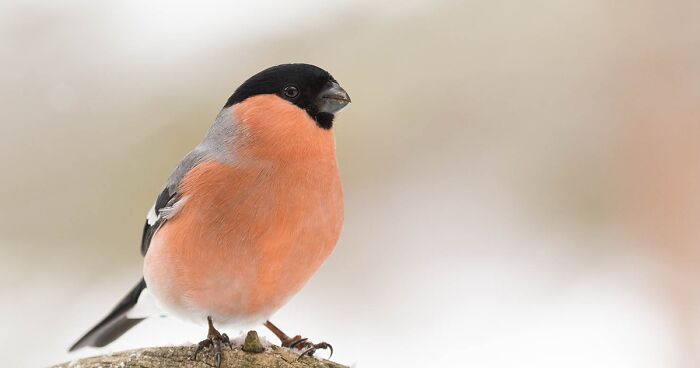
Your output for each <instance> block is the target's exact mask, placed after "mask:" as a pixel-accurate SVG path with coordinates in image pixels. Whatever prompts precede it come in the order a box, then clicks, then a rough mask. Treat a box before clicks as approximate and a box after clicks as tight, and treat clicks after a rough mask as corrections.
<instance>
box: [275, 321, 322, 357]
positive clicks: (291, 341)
mask: <svg viewBox="0 0 700 368" xmlns="http://www.w3.org/2000/svg"><path fill="white" fill-rule="evenodd" d="M265 327H267V328H268V329H269V330H270V331H272V333H274V334H275V336H277V338H278V339H280V341H281V342H282V346H283V347H285V348H290V349H298V350H301V355H300V356H299V358H301V357H303V356H305V355H308V356H312V355H314V353H315V352H316V350H317V349H330V351H331V354H330V356H329V357H328V359H330V358H331V357H332V356H333V346H331V344H329V343H327V342H319V343H318V344H314V343H313V342H311V341H309V339H307V338H302V337H301V335H296V336H294V337H289V336H287V334H286V333H284V332H282V330H280V329H279V328H278V327H277V326H275V325H274V324H272V322H270V321H265Z"/></svg>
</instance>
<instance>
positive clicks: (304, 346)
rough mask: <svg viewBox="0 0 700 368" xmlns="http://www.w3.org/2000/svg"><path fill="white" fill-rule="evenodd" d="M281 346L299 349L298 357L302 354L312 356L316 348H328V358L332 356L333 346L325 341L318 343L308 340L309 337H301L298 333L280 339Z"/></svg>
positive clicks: (302, 355)
mask: <svg viewBox="0 0 700 368" xmlns="http://www.w3.org/2000/svg"><path fill="white" fill-rule="evenodd" d="M282 346H283V347H285V348H290V349H298V350H300V351H301V354H300V355H299V359H301V358H302V357H304V356H313V355H314V353H315V352H316V350H318V349H329V350H330V351H331V354H330V355H329V356H328V359H330V358H331V357H332V356H333V346H331V344H329V343H327V342H319V343H318V344H314V343H313V342H311V341H309V339H307V338H302V337H301V336H299V335H296V336H294V337H292V338H289V339H285V340H282Z"/></svg>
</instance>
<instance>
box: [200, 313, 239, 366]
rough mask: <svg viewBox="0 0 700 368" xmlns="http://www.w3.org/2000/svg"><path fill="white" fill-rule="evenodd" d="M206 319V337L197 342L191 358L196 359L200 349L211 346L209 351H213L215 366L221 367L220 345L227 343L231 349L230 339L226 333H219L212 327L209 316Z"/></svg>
mask: <svg viewBox="0 0 700 368" xmlns="http://www.w3.org/2000/svg"><path fill="white" fill-rule="evenodd" d="M207 320H208V321H209V332H208V333H207V338H206V339H204V340H202V341H200V342H199V344H197V349H195V351H194V354H192V360H197V354H198V353H199V352H200V351H202V349H204V348H211V351H212V352H213V353H214V360H215V361H216V368H219V367H221V346H222V345H224V346H227V345H228V347H230V348H231V349H233V345H232V344H231V340H230V339H229V338H228V335H226V334H221V333H219V331H217V330H216V329H215V328H214V325H213V324H212V321H211V318H210V317H207Z"/></svg>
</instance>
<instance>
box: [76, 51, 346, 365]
mask: <svg viewBox="0 0 700 368" xmlns="http://www.w3.org/2000/svg"><path fill="white" fill-rule="evenodd" d="M350 102H351V100H350V96H349V95H348V93H347V92H346V91H345V90H344V89H343V88H342V87H341V86H340V84H339V83H338V81H337V80H336V79H335V78H333V76H332V75H331V74H330V73H328V72H327V71H325V70H324V69H322V68H320V67H317V66H314V65H311V64H302V63H290V64H281V65H276V66H272V67H269V68H267V69H264V70H263V71H261V72H259V73H257V74H255V75H253V76H252V77H250V78H249V79H247V80H246V81H245V82H243V83H242V84H241V85H240V86H239V87H238V88H236V89H235V91H234V92H233V94H232V95H231V96H230V97H229V98H228V100H227V101H226V103H225V105H224V107H223V108H222V109H221V110H220V112H219V113H218V115H217V116H216V118H215V119H214V122H213V124H212V125H211V127H210V128H209V130H208V132H207V133H206V135H205V137H204V139H203V140H202V141H201V143H199V144H198V145H197V146H196V147H195V148H194V149H193V150H192V151H191V152H189V153H188V154H187V155H185V157H184V158H183V159H182V161H181V162H180V163H179V164H178V165H177V167H176V168H175V169H174V171H173V172H172V174H171V175H170V177H169V178H168V179H167V181H166V183H165V186H164V187H163V189H162V191H161V192H160V194H159V195H158V196H157V198H156V200H155V204H154V205H153V207H152V208H151V209H150V211H148V215H147V219H146V222H145V225H144V228H143V233H142V240H141V254H142V255H143V276H142V278H141V280H140V281H139V282H138V283H137V284H136V286H135V287H134V288H133V289H131V291H129V292H128V293H127V294H126V296H125V297H124V298H123V299H122V300H121V301H120V302H119V303H118V304H117V305H116V306H115V307H114V308H113V309H112V311H111V312H110V313H109V314H107V316H106V317H104V319H102V320H101V321H100V322H99V323H97V325H95V326H94V327H93V328H92V329H90V330H89V331H88V332H87V333H86V334H85V335H84V336H82V337H81V338H80V339H79V340H78V341H77V342H76V343H75V344H73V345H72V346H71V347H70V349H69V351H74V350H76V349H79V348H82V347H86V346H92V347H104V346H106V345H107V344H109V343H111V342H112V341H114V340H116V339H117V338H119V337H120V336H121V335H122V334H124V333H125V332H126V331H127V330H129V329H130V328H132V327H133V326H135V325H136V324H138V323H139V322H141V321H142V320H143V319H144V317H143V316H134V313H132V312H133V311H135V310H137V309H138V305H140V304H142V303H143V299H144V298H145V296H146V295H150V296H151V297H152V298H153V300H155V302H156V304H157V305H158V306H159V307H160V308H161V309H162V310H163V311H164V312H165V314H167V315H173V316H175V317H177V318H179V319H183V320H187V321H193V322H195V323H201V324H203V323H204V322H205V321H206V323H207V325H208V331H207V335H206V339H204V340H202V342H200V343H199V344H197V347H196V350H195V352H194V354H193V356H192V358H193V359H196V358H197V354H198V353H199V352H200V351H201V350H202V349H204V348H207V349H211V351H212V352H213V354H214V357H215V360H216V365H217V367H219V366H220V365H221V354H222V350H221V349H222V345H223V346H226V345H230V344H231V342H230V339H229V338H228V336H227V335H226V334H221V333H220V332H219V331H218V330H217V329H216V328H215V325H242V324H263V325H264V326H265V327H267V328H268V329H270V330H271V331H272V332H273V333H274V334H275V335H276V336H277V337H278V338H279V339H280V341H281V345H282V346H285V347H290V348H296V349H299V350H300V351H301V353H302V354H301V356H303V355H312V354H313V353H314V352H315V351H316V349H326V348H330V351H331V354H332V351H333V350H332V349H333V348H332V346H331V345H330V344H328V343H325V342H321V343H317V344H314V343H312V342H310V341H309V340H308V339H306V338H302V337H301V336H300V335H296V336H294V337H289V336H288V335H287V334H285V333H284V332H282V330H280V329H279V328H278V327H277V326H276V325H274V324H273V323H272V322H271V321H270V317H271V316H272V315H273V314H274V313H275V312H276V311H277V310H279V309H280V308H281V307H282V306H283V305H285V303H286V302H287V301H289V299H290V298H291V297H292V296H294V295H295V294H297V293H298V292H299V291H300V290H301V289H302V287H303V286H304V285H305V284H306V282H307V281H308V280H309V279H310V278H311V276H312V275H313V274H314V273H315V272H316V271H317V270H318V269H319V267H320V266H321V265H322V264H323V262H324V261H325V260H326V259H327V258H328V256H329V255H330V254H331V252H332V251H333V249H334V248H335V246H336V243H337V241H338V238H339V236H340V233H341V229H342V225H343V214H344V199H343V188H342V184H341V181H340V176H339V169H338V163H337V159H336V152H335V151H336V147H335V146H336V143H335V136H334V131H333V125H334V120H335V115H336V113H337V112H338V111H340V110H341V109H343V108H344V107H346V106H347V105H348V104H349V103H350Z"/></svg>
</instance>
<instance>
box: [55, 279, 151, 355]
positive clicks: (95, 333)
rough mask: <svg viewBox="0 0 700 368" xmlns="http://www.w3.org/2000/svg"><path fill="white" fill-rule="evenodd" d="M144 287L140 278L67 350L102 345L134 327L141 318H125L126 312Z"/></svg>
mask: <svg viewBox="0 0 700 368" xmlns="http://www.w3.org/2000/svg"><path fill="white" fill-rule="evenodd" d="M145 288H146V281H144V279H143V278H142V279H141V281H139V283H138V284H136V286H135V287H134V288H133V289H131V291H130V292H129V293H128V294H127V295H126V296H125V297H124V299H122V300H121V301H120V302H119V304H117V306H116V307H114V309H113V310H112V311H111V312H110V313H109V314H108V315H107V317H105V318H104V319H103V320H102V321H100V323H98V324H97V326H95V327H93V328H92V329H91V330H90V331H88V333H86V334H85V336H83V337H81V338H80V340H78V341H77V342H76V343H75V344H73V346H71V348H70V349H69V350H68V351H73V350H76V349H79V348H82V347H85V346H94V347H103V346H105V345H107V344H109V343H111V342H112V341H114V340H116V339H117V338H119V336H121V335H123V334H124V333H125V332H126V331H128V330H129V329H130V328H132V327H134V326H135V325H136V324H138V323H139V322H141V321H143V318H139V319H131V318H126V314H127V312H128V311H129V310H130V309H131V308H132V307H133V306H134V305H136V302H137V301H138V299H139V295H141V292H142V291H143V289H145Z"/></svg>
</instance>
